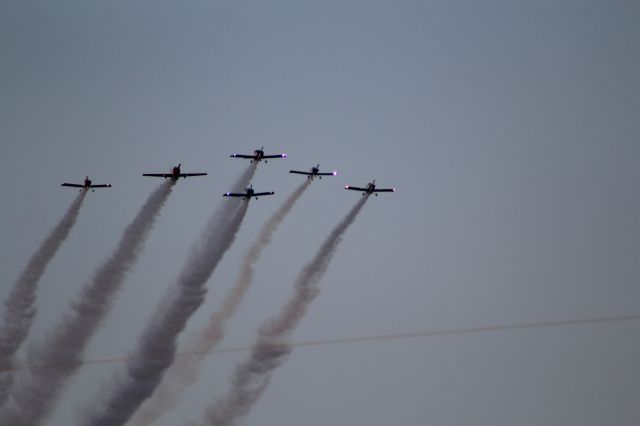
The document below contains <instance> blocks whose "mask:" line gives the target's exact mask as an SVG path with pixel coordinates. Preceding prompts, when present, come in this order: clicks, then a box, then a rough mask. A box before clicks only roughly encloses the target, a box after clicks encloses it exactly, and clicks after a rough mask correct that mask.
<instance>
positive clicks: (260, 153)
mask: <svg viewBox="0 0 640 426" xmlns="http://www.w3.org/2000/svg"><path fill="white" fill-rule="evenodd" d="M230 157H234V158H247V159H250V160H251V162H252V163H253V162H254V161H255V162H256V163H259V162H260V161H262V160H264V162H265V163H266V162H267V160H266V159H267V158H287V154H285V153H282V154H276V155H264V146H263V147H262V148H260V149H256V150H254V151H253V155H247V154H231V155H230Z"/></svg>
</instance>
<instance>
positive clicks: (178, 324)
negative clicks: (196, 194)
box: [79, 165, 255, 426]
mask: <svg viewBox="0 0 640 426" xmlns="http://www.w3.org/2000/svg"><path fill="white" fill-rule="evenodd" d="M254 171H255V165H252V166H250V167H249V168H248V169H247V171H246V172H245V173H244V174H243V175H242V176H241V178H240V179H239V180H238V182H237V183H236V186H235V187H236V188H238V187H240V188H242V187H244V186H246V185H247V184H248V183H249V181H250V180H251V177H252V176H253V173H254ZM248 206H249V202H248V201H238V200H224V201H223V205H222V207H221V208H219V209H218V211H217V212H216V214H214V216H213V217H212V218H211V220H210V221H209V223H208V225H207V227H206V229H205V230H204V232H203V233H202V236H201V238H200V240H199V241H198V243H197V244H196V245H195V246H194V247H193V249H192V250H191V253H190V255H189V257H188V259H187V263H186V264H185V266H184V267H183V268H182V271H181V272H180V274H179V275H178V278H177V280H176V282H175V284H174V285H173V286H172V287H171V288H170V291H169V293H168V294H167V295H166V296H165V298H164V299H163V301H162V303H160V305H159V306H158V308H157V309H156V312H155V314H154V315H153V316H152V318H151V320H150V321H149V324H148V325H147V327H146V329H145V330H144V331H143V333H142V335H141V336H140V338H139V340H138V344H137V349H136V351H135V352H134V354H133V355H132V357H131V358H129V359H128V360H127V364H126V366H125V371H123V372H122V374H120V375H117V376H116V378H115V380H114V382H113V384H112V386H111V390H108V391H107V392H106V394H107V397H106V399H105V400H104V401H99V402H97V403H96V404H94V405H92V407H91V408H90V409H88V410H85V412H84V413H83V414H82V418H81V419H80V421H79V423H80V424H83V425H90V426H103V425H105V426H106V425H122V424H124V423H126V422H127V421H128V420H129V418H131V416H132V415H133V413H135V411H136V410H137V409H138V407H140V405H141V404H142V403H143V402H144V401H145V400H146V399H147V398H148V397H149V396H151V394H152V393H153V391H154V390H155V389H156V387H157V386H158V383H159V382H160V380H161V379H162V376H163V374H164V372H165V370H166V369H167V368H168V367H169V366H170V365H171V363H173V360H174V358H175V355H176V341H177V339H178V335H179V334H180V332H181V331H182V330H183V329H184V327H185V325H186V322H187V320H188V319H189V317H190V316H191V315H192V314H193V313H194V312H195V311H196V310H197V309H198V308H199V307H200V306H201V305H202V303H203V302H204V299H205V294H206V292H207V289H206V287H205V284H206V282H207V280H208V279H209V277H210V276H211V274H212V273H213V271H214V269H215V268H216V266H217V265H218V263H219V262H220V260H221V259H222V257H223V255H224V254H225V252H226V251H227V250H228V249H229V247H230V246H231V244H232V243H233V241H234V239H235V236H236V233H237V232H238V229H239V228H240V225H241V223H242V220H243V218H244V216H245V214H246V212H247V208H248ZM102 393H104V392H102ZM102 399H103V398H102V397H101V398H100V400H102Z"/></svg>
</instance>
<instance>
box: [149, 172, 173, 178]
mask: <svg viewBox="0 0 640 426" xmlns="http://www.w3.org/2000/svg"><path fill="white" fill-rule="evenodd" d="M142 176H151V177H161V178H170V177H172V176H173V175H172V174H171V173H143V174H142Z"/></svg>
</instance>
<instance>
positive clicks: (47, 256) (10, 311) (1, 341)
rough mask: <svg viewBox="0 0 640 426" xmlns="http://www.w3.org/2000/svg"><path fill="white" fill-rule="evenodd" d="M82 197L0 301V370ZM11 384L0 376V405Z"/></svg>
mask: <svg viewBox="0 0 640 426" xmlns="http://www.w3.org/2000/svg"><path fill="white" fill-rule="evenodd" d="M86 194H87V192H86V191H82V192H80V194H78V196H77V197H76V199H75V200H74V201H73V203H72V204H71V206H70V207H69V209H68V210H67V213H66V214H65V215H64V217H63V218H62V219H61V220H60V222H58V224H57V225H56V227H55V228H53V231H51V233H50V234H49V236H48V237H47V239H46V240H44V241H43V242H42V245H41V246H40V248H38V250H37V251H36V252H35V253H34V254H33V256H31V259H30V260H29V263H27V266H26V267H25V269H24V271H23V272H22V274H21V275H20V277H19V278H18V281H17V282H16V284H15V285H14V286H13V289H12V290H11V293H9V297H8V298H7V300H5V302H4V307H5V311H4V313H3V316H2V318H3V320H4V321H3V324H2V326H0V370H9V369H11V368H12V366H13V363H14V362H15V360H14V357H15V354H16V352H17V351H18V349H20V346H22V343H24V340H25V339H26V338H27V334H29V329H30V328H31V325H32V324H33V319H34V317H35V314H36V309H35V307H34V306H33V305H34V302H35V300H36V290H37V288H38V282H39V281H40V278H41V277H42V274H44V271H45V269H46V268H47V265H48V264H49V262H50V261H51V259H53V256H55V254H56V252H57V251H58V249H59V248H60V245H61V244H62V243H63V242H64V241H65V240H66V239H67V237H68V236H69V232H70V231H71V228H72V227H73V225H75V223H76V220H77V218H78V213H80V207H81V206H82V202H83V201H84V198H85V195H86ZM12 382H13V374H12V373H11V372H7V373H3V374H0V406H2V405H3V404H4V403H5V402H6V400H7V398H8V396H9V388H10V387H11V383H12Z"/></svg>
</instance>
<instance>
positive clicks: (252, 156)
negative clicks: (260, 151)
mask: <svg viewBox="0 0 640 426" xmlns="http://www.w3.org/2000/svg"><path fill="white" fill-rule="evenodd" d="M229 157H235V158H255V155H245V154H231V155H230V156H229Z"/></svg>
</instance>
